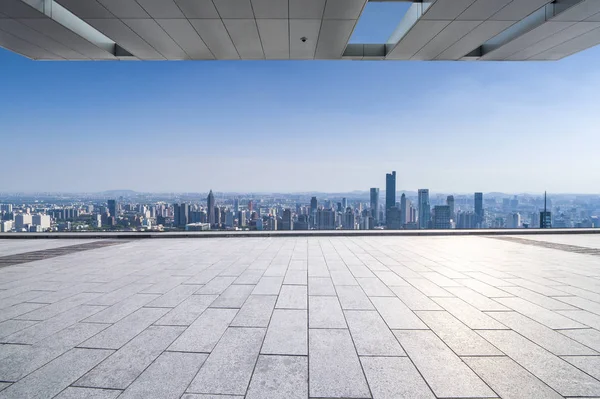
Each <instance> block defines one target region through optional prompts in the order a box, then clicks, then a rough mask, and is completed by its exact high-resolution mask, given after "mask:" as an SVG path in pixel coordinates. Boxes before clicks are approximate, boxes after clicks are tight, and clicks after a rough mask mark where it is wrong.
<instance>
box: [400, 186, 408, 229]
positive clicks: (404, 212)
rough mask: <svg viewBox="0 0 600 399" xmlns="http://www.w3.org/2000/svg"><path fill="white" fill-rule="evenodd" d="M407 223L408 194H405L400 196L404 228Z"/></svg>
mask: <svg viewBox="0 0 600 399" xmlns="http://www.w3.org/2000/svg"><path fill="white" fill-rule="evenodd" d="M406 221H407V217H406V194H404V193H403V194H402V195H401V196H400V225H402V226H404V225H405V224H406Z"/></svg>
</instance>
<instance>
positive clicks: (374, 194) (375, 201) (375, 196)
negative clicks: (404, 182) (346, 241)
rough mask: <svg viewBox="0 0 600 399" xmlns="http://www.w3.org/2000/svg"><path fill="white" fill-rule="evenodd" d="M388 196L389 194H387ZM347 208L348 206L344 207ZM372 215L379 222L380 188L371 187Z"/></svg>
mask: <svg viewBox="0 0 600 399" xmlns="http://www.w3.org/2000/svg"><path fill="white" fill-rule="evenodd" d="M386 197H387V194H386ZM344 209H346V208H344ZM371 216H373V218H374V219H375V222H376V223H379V189H378V188H371Z"/></svg>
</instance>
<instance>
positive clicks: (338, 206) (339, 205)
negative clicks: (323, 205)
mask: <svg viewBox="0 0 600 399" xmlns="http://www.w3.org/2000/svg"><path fill="white" fill-rule="evenodd" d="M336 209H337V211H338V212H339V213H342V212H344V210H343V209H342V203H341V202H338V203H337V204H336Z"/></svg>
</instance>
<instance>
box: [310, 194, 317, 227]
mask: <svg viewBox="0 0 600 399" xmlns="http://www.w3.org/2000/svg"><path fill="white" fill-rule="evenodd" d="M317 206H318V203H317V197H312V198H311V199H310V224H311V225H312V226H316V225H317Z"/></svg>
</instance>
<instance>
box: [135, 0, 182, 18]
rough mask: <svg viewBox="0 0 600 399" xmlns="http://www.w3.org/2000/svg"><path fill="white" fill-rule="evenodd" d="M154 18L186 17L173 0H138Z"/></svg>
mask: <svg viewBox="0 0 600 399" xmlns="http://www.w3.org/2000/svg"><path fill="white" fill-rule="evenodd" d="M137 2H138V3H139V4H140V5H141V6H142V7H144V10H146V12H147V13H148V14H150V16H151V17H152V18H169V19H171V18H185V16H184V15H183V13H182V12H181V10H180V9H179V7H178V6H177V4H175V2H174V1H173V0H137Z"/></svg>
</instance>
